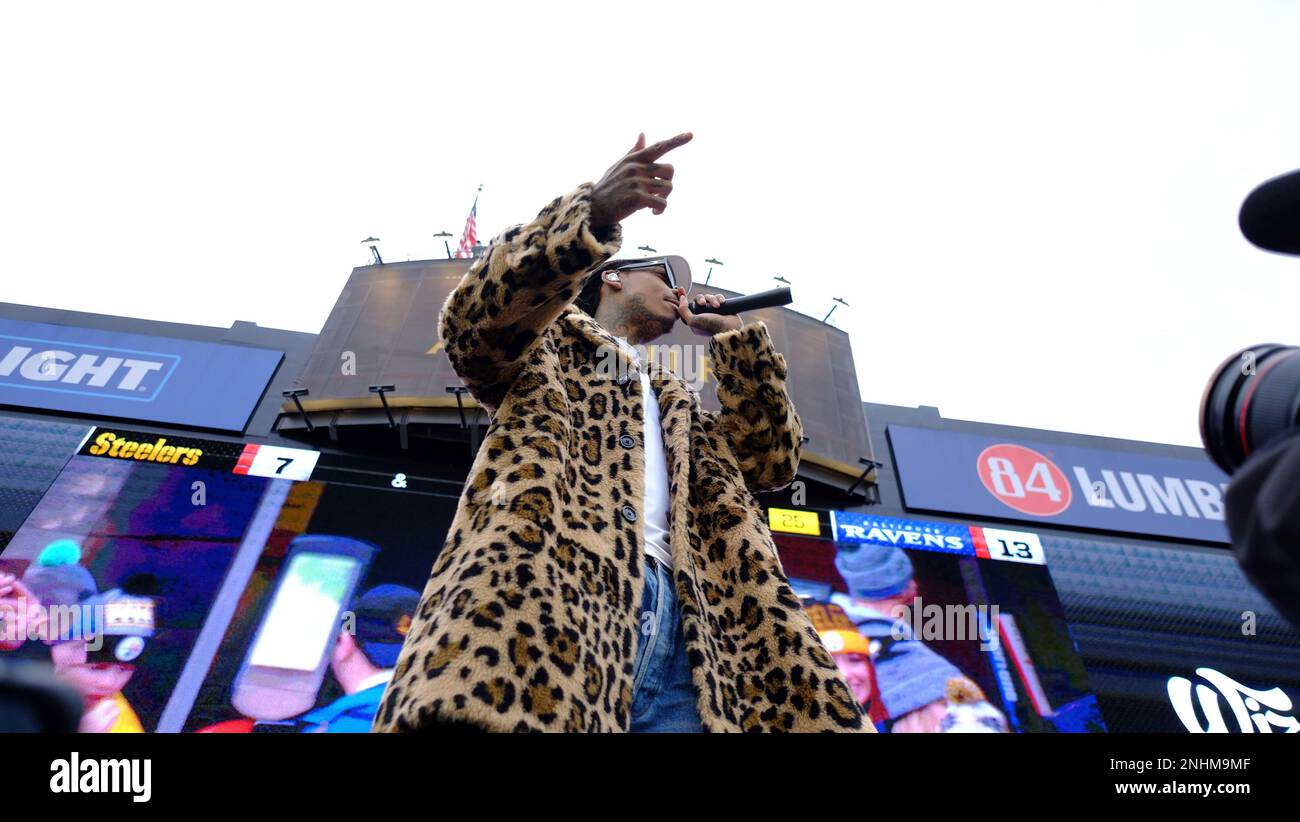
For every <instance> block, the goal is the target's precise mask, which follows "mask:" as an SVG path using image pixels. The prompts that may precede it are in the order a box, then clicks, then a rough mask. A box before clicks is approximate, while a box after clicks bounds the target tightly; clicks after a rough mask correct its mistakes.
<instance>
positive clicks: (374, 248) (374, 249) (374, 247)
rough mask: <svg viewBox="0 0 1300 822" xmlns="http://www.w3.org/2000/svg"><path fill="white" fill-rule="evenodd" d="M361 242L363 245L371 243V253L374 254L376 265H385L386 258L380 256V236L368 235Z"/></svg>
mask: <svg viewBox="0 0 1300 822" xmlns="http://www.w3.org/2000/svg"><path fill="white" fill-rule="evenodd" d="M361 244H362V245H369V246H370V253H371V255H373V256H374V258H375V265H383V264H384V258H383V257H380V256H379V238H378V237H367V238H365V239H364V240H362V241H361Z"/></svg>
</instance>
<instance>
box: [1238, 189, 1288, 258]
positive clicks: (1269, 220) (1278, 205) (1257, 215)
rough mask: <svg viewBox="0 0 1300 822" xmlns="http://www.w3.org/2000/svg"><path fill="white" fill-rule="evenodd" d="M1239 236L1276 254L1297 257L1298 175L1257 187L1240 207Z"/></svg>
mask: <svg viewBox="0 0 1300 822" xmlns="http://www.w3.org/2000/svg"><path fill="white" fill-rule="evenodd" d="M1237 224H1238V225H1240V226H1241V233H1242V234H1245V235H1246V239H1247V240H1250V241H1251V243H1253V244H1254V245H1256V246H1258V247H1260V248H1262V249H1264V250H1265V251H1276V252H1278V253H1279V254H1300V171H1293V172H1291V173H1290V174H1283V175H1282V176H1281V177H1274V178H1273V179H1271V180H1269V181H1267V182H1265V183H1262V184H1260V185H1259V186H1258V187H1257V188H1256V189H1255V190H1254V191H1252V192H1250V194H1249V196H1247V197H1246V201H1245V202H1244V203H1242V204H1241V213H1240V214H1238V215H1237Z"/></svg>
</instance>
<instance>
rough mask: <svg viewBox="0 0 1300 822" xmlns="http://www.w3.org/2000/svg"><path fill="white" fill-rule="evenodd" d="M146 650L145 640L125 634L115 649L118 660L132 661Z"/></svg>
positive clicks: (114, 653) (114, 654)
mask: <svg viewBox="0 0 1300 822" xmlns="http://www.w3.org/2000/svg"><path fill="white" fill-rule="evenodd" d="M143 651H144V640H143V639H141V638H140V637H138V636H125V637H122V639H121V640H120V641H119V642H118V643H117V647H116V648H114V649H113V656H115V657H117V660H118V662H131V661H133V660H134V659H135V658H136V657H138V656H140V654H141V653H142V652H143Z"/></svg>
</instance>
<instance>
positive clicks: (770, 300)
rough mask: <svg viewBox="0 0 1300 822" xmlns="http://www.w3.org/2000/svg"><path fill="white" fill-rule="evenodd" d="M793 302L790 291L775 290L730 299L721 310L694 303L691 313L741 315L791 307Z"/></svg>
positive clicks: (784, 289)
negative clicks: (785, 306) (786, 306)
mask: <svg viewBox="0 0 1300 822" xmlns="http://www.w3.org/2000/svg"><path fill="white" fill-rule="evenodd" d="M793 300H794V298H793V297H791V296H790V289H788V288H774V289H772V290H771V291H760V292H758V293H757V294H746V295H745V296H743V297H728V298H727V301H726V302H724V303H723V304H722V306H721V307H720V308H712V307H710V306H707V305H700V304H699V303H697V302H692V303H691V313H693V314H739V313H740V312H742V311H757V310H758V309H760V308H777V307H779V306H783V305H789V304H790V303H791V302H792V301H793Z"/></svg>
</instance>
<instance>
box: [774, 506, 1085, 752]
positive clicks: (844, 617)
mask: <svg viewBox="0 0 1300 822" xmlns="http://www.w3.org/2000/svg"><path fill="white" fill-rule="evenodd" d="M768 519H769V526H770V527H771V530H772V532H773V536H774V538H775V541H776V545H777V551H778V554H779V556H780V559H781V565H782V567H783V568H784V570H785V572H786V575H787V576H788V577H789V578H790V581H791V583H792V585H793V586H794V589H795V592H796V593H797V594H798V595H799V596H800V597H801V599H802V600H803V602H804V607H805V609H806V611H807V612H808V614H809V616H810V617H811V618H812V622H813V626H814V627H815V628H816V629H817V630H818V633H819V636H820V637H821V639H822V642H823V643H824V644H825V645H826V648H827V650H829V651H830V652H831V656H832V657H833V658H834V659H835V661H836V664H838V665H839V667H840V670H841V671H842V672H843V673H844V675H845V679H846V680H847V681H848V683H849V686H850V687H851V688H852V689H853V692H854V694H855V696H857V698H858V700H859V701H860V703H861V704H862V706H863V708H864V709H865V710H866V711H867V713H868V715H869V716H870V717H871V719H872V721H873V722H874V723H875V725H876V727H877V729H878V730H881V731H885V732H891V733H1023V732H1042V733H1088V732H1102V731H1105V730H1106V724H1105V722H1104V720H1103V718H1102V715H1101V712H1100V710H1099V708H1098V704H1097V699H1096V697H1095V695H1094V694H1093V693H1092V691H1091V690H1090V689H1089V686H1088V681H1087V674H1086V672H1085V670H1084V665H1083V661H1082V660H1081V659H1080V656H1079V652H1078V650H1077V648H1076V646H1075V643H1074V640H1073V637H1072V636H1071V633H1070V628H1069V625H1068V624H1067V622H1066V619H1065V614H1064V612H1063V610H1062V607H1061V603H1060V600H1059V599H1058V597H1057V594H1056V589H1055V587H1054V586H1053V584H1052V577H1051V574H1050V573H1049V571H1048V568H1047V564H1046V557H1045V555H1044V552H1043V546H1042V544H1041V542H1040V540H1039V539H1038V537H1037V536H1036V535H1035V534H1032V533H1025V532H1020V531H1005V530H999V529H992V528H981V527H976V526H963V525H954V524H949V523H942V522H919V521H914V520H904V519H896V518H892V517H878V516H868V515H864V514H860V513H854V512H844V511H828V510H815V509H786V508H769V509H768Z"/></svg>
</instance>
